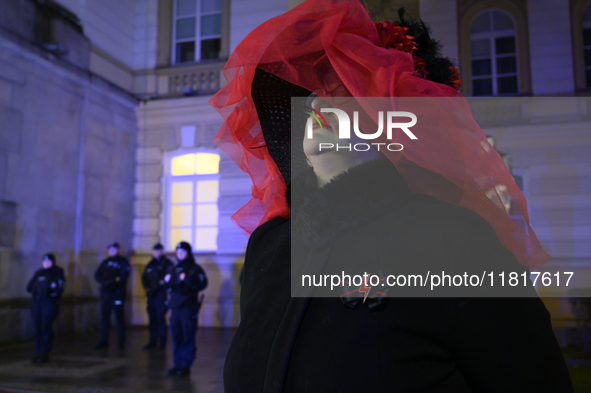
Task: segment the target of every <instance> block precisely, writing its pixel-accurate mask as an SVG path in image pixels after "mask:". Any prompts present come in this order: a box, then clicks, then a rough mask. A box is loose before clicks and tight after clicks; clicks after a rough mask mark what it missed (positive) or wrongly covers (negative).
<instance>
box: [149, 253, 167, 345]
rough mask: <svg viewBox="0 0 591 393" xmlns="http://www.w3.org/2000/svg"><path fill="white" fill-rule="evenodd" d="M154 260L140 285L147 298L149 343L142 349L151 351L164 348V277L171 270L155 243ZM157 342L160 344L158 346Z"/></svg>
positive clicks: (165, 302)
mask: <svg viewBox="0 0 591 393" xmlns="http://www.w3.org/2000/svg"><path fill="white" fill-rule="evenodd" d="M152 255H153V256H154V258H152V260H151V261H150V262H148V264H147V265H146V268H145V270H144V273H143V274H142V285H143V286H144V289H145V290H146V296H147V297H148V318H149V320H150V323H149V328H150V342H149V343H148V344H146V345H144V347H143V349H144V350H147V349H151V348H155V347H156V346H159V348H160V349H164V348H165V347H166V333H167V332H166V318H165V316H166V311H168V301H167V300H166V289H165V288H164V276H165V275H166V274H167V273H169V271H170V269H171V268H172V262H170V260H168V258H166V256H164V247H163V246H162V244H160V243H156V244H155V245H154V247H153V249H152ZM158 340H160V344H159V345H158Z"/></svg>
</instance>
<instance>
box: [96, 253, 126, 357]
mask: <svg viewBox="0 0 591 393" xmlns="http://www.w3.org/2000/svg"><path fill="white" fill-rule="evenodd" d="M119 248H120V246H119V243H117V242H115V243H111V244H109V256H108V257H107V258H106V259H105V260H103V261H102V262H101V264H100V265H99V268H98V269H97V271H96V272H95V273H94V279H95V280H96V281H97V282H98V283H99V287H100V301H101V339H100V341H99V343H98V344H97V345H96V347H95V349H100V348H105V347H106V346H108V344H109V330H110V329H111V312H114V313H115V319H116V320H117V338H118V341H119V349H123V348H124V346H125V320H124V317H123V307H124V301H125V291H126V288H127V279H128V278H129V272H130V270H131V266H130V265H129V262H128V261H127V259H126V258H125V257H123V256H121V255H119Z"/></svg>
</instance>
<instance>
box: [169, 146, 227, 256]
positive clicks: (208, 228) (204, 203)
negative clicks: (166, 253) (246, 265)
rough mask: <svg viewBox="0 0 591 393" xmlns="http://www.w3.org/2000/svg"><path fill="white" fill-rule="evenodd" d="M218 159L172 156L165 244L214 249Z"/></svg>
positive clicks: (214, 156) (204, 155)
mask: <svg viewBox="0 0 591 393" xmlns="http://www.w3.org/2000/svg"><path fill="white" fill-rule="evenodd" d="M219 164H220V156H219V155H218V154H213V153H202V152H198V153H190V154H183V155H177V156H175V157H172V159H171V160H170V165H169V169H170V170H169V173H168V176H167V188H168V194H167V195H168V198H167V201H168V203H167V209H166V211H167V217H168V219H167V224H166V226H167V228H166V233H167V236H166V238H167V242H168V246H169V247H170V248H171V249H174V247H176V245H177V244H178V243H179V242H180V241H183V240H184V241H189V242H191V243H192V245H193V248H194V250H195V251H198V252H199V251H204V252H208V251H215V250H217V235H218V217H219V215H218V196H219Z"/></svg>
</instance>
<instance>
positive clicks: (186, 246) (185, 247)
mask: <svg viewBox="0 0 591 393" xmlns="http://www.w3.org/2000/svg"><path fill="white" fill-rule="evenodd" d="M179 248H182V249H183V250H185V251H187V252H188V253H189V255H191V254H192V253H193V249H192V248H191V245H190V244H189V243H187V242H180V243H179V244H178V245H177V246H176V249H177V250H178V249H179Z"/></svg>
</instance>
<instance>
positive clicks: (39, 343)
mask: <svg viewBox="0 0 591 393" xmlns="http://www.w3.org/2000/svg"><path fill="white" fill-rule="evenodd" d="M41 264H42V268H41V269H39V270H37V271H36V272H35V275H33V278H31V281H29V284H28V285H27V292H30V293H31V294H33V308H32V309H31V314H32V315H33V326H34V328H35V348H36V349H37V356H35V357H34V358H33V362H34V363H42V362H46V361H48V360H49V351H51V344H52V342H53V321H54V320H55V318H57V314H58V313H59V305H58V302H59V299H60V297H61V296H62V293H63V292H64V287H65V285H66V279H65V278H64V270H63V269H62V268H61V267H58V266H56V264H55V255H53V254H45V255H44V256H43V260H42V262H41Z"/></svg>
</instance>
